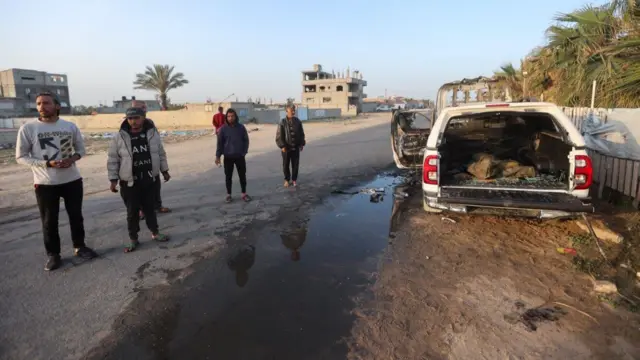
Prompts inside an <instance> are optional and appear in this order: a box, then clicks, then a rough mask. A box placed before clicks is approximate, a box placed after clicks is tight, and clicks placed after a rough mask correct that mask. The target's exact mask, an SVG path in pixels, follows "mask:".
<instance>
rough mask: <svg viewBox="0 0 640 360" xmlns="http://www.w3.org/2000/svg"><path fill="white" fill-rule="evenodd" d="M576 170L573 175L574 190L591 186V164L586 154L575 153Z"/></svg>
mask: <svg viewBox="0 0 640 360" xmlns="http://www.w3.org/2000/svg"><path fill="white" fill-rule="evenodd" d="M575 164H576V170H575V174H574V176H573V182H574V184H575V185H576V190H585V189H589V188H590V187H591V184H592V183H593V164H592V163H591V158H590V157H588V156H586V155H576V161H575Z"/></svg>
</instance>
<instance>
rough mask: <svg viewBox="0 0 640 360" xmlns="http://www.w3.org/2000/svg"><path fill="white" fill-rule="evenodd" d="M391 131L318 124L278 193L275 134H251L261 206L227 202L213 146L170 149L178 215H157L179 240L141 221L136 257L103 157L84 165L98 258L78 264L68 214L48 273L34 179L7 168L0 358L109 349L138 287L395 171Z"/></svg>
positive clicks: (374, 124) (162, 282) (252, 171)
mask: <svg viewBox="0 0 640 360" xmlns="http://www.w3.org/2000/svg"><path fill="white" fill-rule="evenodd" d="M388 129H389V125H388V122H387V121H386V117H382V116H373V117H372V118H369V119H361V120H357V121H356V122H355V123H352V124H347V125H345V124H343V123H334V124H310V125H309V126H308V127H307V130H306V132H307V136H308V146H307V148H305V150H304V152H303V154H302V160H301V175H300V179H299V180H300V184H301V186H300V187H299V189H297V190H293V191H295V192H292V191H291V189H283V188H282V175H281V158H280V155H279V153H278V150H277V149H276V147H275V145H274V143H273V142H274V141H273V139H274V135H275V130H274V129H273V128H272V127H269V126H264V127H261V129H260V130H259V131H256V132H253V133H251V151H250V156H249V157H248V159H247V162H248V178H249V193H250V194H251V195H252V196H253V199H254V201H253V202H251V203H248V204H244V203H240V202H235V203H233V204H224V203H223V198H224V175H223V173H222V170H221V169H218V168H215V167H214V166H213V164H212V163H213V151H214V150H213V148H214V143H215V142H214V141H213V140H212V139H210V138H205V139H199V140H191V141H189V142H184V143H178V144H171V145H169V146H168V147H167V150H168V154H169V162H170V167H171V169H172V174H173V176H174V178H173V180H172V181H171V182H169V183H167V184H166V185H164V186H163V201H164V203H165V205H166V206H168V207H171V208H172V209H173V212H172V213H171V214H165V215H161V216H160V217H159V221H160V225H161V228H162V229H163V230H164V231H166V232H167V233H169V234H170V235H172V240H171V242H169V243H168V244H166V245H164V244H163V245H159V244H154V243H151V242H149V241H145V240H146V238H148V237H149V234H148V231H147V230H146V229H144V224H142V226H141V227H142V228H143V230H142V232H141V240H142V241H143V246H142V247H141V248H140V249H139V250H137V251H136V252H134V253H131V254H124V253H123V251H122V246H123V243H124V240H125V239H126V225H125V213H124V206H123V204H122V201H121V199H120V198H119V196H117V195H113V194H111V193H109V192H108V191H107V185H108V184H107V181H106V180H107V179H106V170H105V169H104V168H105V167H106V166H105V165H106V156H105V155H104V154H103V155H94V156H90V157H87V158H85V159H83V160H82V162H81V163H80V169H81V172H82V174H83V177H84V178H85V193H86V194H87V195H86V197H85V203H84V216H85V227H86V230H87V243H88V245H90V246H92V247H94V248H95V249H96V251H97V252H98V253H99V254H100V255H101V258H99V259H96V260H94V261H91V262H89V263H80V262H79V261H77V260H76V259H72V258H71V252H72V249H71V246H70V240H69V230H68V223H67V219H66V215H65V214H64V211H63V212H62V213H61V219H60V222H61V223H60V228H61V236H62V238H63V257H64V260H65V266H64V267H63V268H62V269H60V270H57V271H55V272H52V273H45V272H44V271H43V266H44V262H45V260H46V259H45V256H44V249H43V245H42V239H41V230H40V220H39V217H38V214H37V212H36V209H35V207H34V205H35V199H34V197H33V194H32V187H31V185H30V184H31V176H30V173H29V171H28V169H24V168H21V167H19V166H17V165H10V166H5V167H3V168H2V169H0V195H1V197H2V200H0V216H1V220H0V234H1V235H0V245H1V246H0V249H1V250H0V262H1V263H2V264H3V265H4V267H3V270H4V271H3V276H2V277H0V358H1V359H79V358H83V357H86V356H87V354H88V353H89V352H90V351H92V349H95V348H103V349H104V348H108V347H109V344H110V343H111V341H113V339H114V334H113V331H114V329H117V328H118V324H120V325H122V323H123V322H124V323H126V321H127V320H126V319H127V316H123V315H126V313H125V312H124V311H125V310H127V311H131V309H132V308H131V306H130V305H131V304H136V301H138V302H139V301H140V298H139V296H140V294H141V293H144V292H143V291H141V289H162V288H163V286H164V287H166V289H170V288H171V286H172V284H174V283H175V282H179V281H182V279H185V278H186V277H187V276H188V275H189V274H190V272H193V271H196V268H194V267H190V265H192V264H193V263H194V262H196V261H198V260H201V259H203V258H207V257H212V256H215V255H216V254H217V253H218V252H219V251H221V249H224V248H225V247H226V241H228V238H229V237H232V236H238V235H240V234H241V233H242V232H246V231H250V230H251V228H252V227H256V226H264V225H265V224H268V223H269V222H270V221H275V220H276V219H277V217H278V215H279V214H282V213H283V212H285V213H286V212H291V211H294V210H295V209H306V210H309V209H311V208H313V207H314V206H316V205H315V204H317V202H318V200H319V199H321V198H323V197H325V196H327V194H328V193H329V192H330V190H331V189H332V188H333V187H337V186H343V185H344V184H348V183H356V182H358V181H360V180H361V179H365V178H367V177H370V176H371V175H373V174H375V173H377V172H379V171H380V169H383V168H386V167H388V166H389V165H390V164H391V162H392V157H391V154H390V151H389V130H388ZM234 185H235V187H236V189H237V186H238V185H237V184H234ZM306 210H305V211H306ZM168 291H170V290H168ZM160 293H162V292H160ZM146 295H147V296H148V295H149V292H147V293H146ZM136 299H137V300H136ZM146 300H148V301H150V302H153V299H152V298H147V299H146ZM149 308H151V305H149ZM133 310H134V311H135V308H134V309H133ZM141 310H144V309H141ZM169 310H170V309H169ZM169 310H167V311H169ZM174 310H175V309H174ZM116 335H117V334H116ZM157 341H161V339H160V340H157ZM152 355H153V353H146V354H142V353H141V354H136V355H135V356H141V357H140V358H144V357H147V356H152ZM136 358H139V357H136ZM150 358H153V357H150Z"/></svg>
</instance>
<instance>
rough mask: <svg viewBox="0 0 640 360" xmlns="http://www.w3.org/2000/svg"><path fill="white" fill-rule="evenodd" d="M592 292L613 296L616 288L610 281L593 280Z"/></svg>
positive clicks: (616, 290)
mask: <svg viewBox="0 0 640 360" xmlns="http://www.w3.org/2000/svg"><path fill="white" fill-rule="evenodd" d="M593 290H594V291H595V292H597V293H601V294H615V293H617V292H618V287H617V286H616V284H614V283H612V282H611V281H606V280H594V281H593Z"/></svg>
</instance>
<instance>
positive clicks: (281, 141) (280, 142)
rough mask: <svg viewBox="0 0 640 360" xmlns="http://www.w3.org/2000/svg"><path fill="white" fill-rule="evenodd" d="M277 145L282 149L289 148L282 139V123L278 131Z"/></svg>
mask: <svg viewBox="0 0 640 360" xmlns="http://www.w3.org/2000/svg"><path fill="white" fill-rule="evenodd" d="M276 145H278V148H280V149H282V148H283V147H286V146H287V144H285V142H284V139H283V138H282V122H280V124H278V129H277V130H276Z"/></svg>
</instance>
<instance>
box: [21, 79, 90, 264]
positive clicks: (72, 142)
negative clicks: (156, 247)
mask: <svg viewBox="0 0 640 360" xmlns="http://www.w3.org/2000/svg"><path fill="white" fill-rule="evenodd" d="M36 106H37V108H38V113H39V114H40V117H39V118H38V120H37V121H33V122H28V123H26V124H24V125H22V126H21V127H20V130H18V141H17V144H16V161H17V162H18V164H22V165H26V166H29V167H31V170H32V172H33V184H34V188H35V193H36V200H37V202H38V209H39V210H40V217H41V219H42V234H43V236H44V247H45V249H46V251H47V255H48V257H49V260H48V261H47V264H46V265H45V267H44V269H45V270H47V271H50V270H55V269H57V268H59V267H60V265H61V264H62V259H61V257H60V234H59V231H58V215H59V213H60V198H62V199H64V207H65V209H66V210H67V214H68V215H69V226H70V227H71V241H72V242H73V248H74V254H75V256H78V257H81V258H84V259H86V260H89V259H93V258H95V257H96V256H97V254H96V253H95V252H94V251H93V250H92V249H90V248H88V247H87V246H86V245H85V242H84V240H85V232H84V219H83V217H82V198H83V195H84V189H83V186H82V177H81V176H80V172H79V171H78V168H77V167H76V161H78V160H80V159H81V158H82V156H84V154H85V149H84V141H83V139H82V134H81V133H80V130H79V129H78V127H77V126H76V125H75V124H74V123H72V122H69V121H65V120H63V119H60V118H59V117H58V115H59V114H60V102H59V101H58V99H57V98H56V96H55V95H53V94H51V93H49V92H43V93H40V94H38V96H37V97H36Z"/></svg>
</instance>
